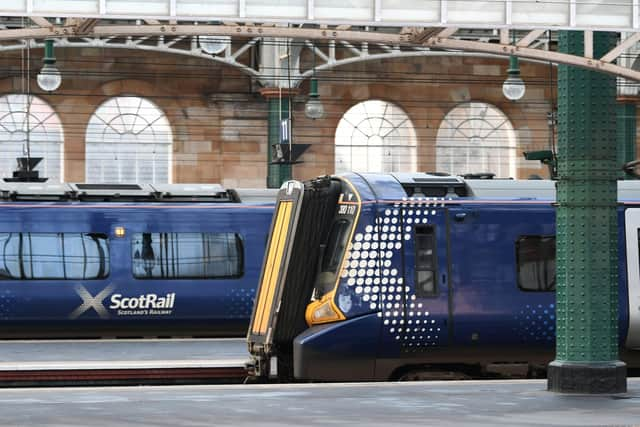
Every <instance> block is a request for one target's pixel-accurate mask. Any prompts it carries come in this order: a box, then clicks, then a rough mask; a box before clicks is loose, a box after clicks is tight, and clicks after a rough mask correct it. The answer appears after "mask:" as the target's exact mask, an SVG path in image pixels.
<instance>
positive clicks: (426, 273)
mask: <svg viewBox="0 0 640 427" xmlns="http://www.w3.org/2000/svg"><path fill="white" fill-rule="evenodd" d="M415 251H416V253H415V281H416V296H418V297H428V296H434V295H436V294H437V293H438V289H437V287H436V265H437V259H436V236H435V230H434V227H433V226H430V225H419V226H416V228H415Z"/></svg>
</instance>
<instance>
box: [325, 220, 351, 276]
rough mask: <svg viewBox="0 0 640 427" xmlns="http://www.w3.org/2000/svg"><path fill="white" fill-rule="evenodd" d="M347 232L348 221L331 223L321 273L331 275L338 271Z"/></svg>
mask: <svg viewBox="0 0 640 427" xmlns="http://www.w3.org/2000/svg"><path fill="white" fill-rule="evenodd" d="M348 231H349V221H347V220H345V219H341V220H338V221H336V222H334V223H333V226H332V227H331V232H330V233H329V239H328V240H327V247H326V249H325V251H324V256H323V259H322V271H329V272H332V273H335V272H337V271H338V267H339V266H340V261H342V255H343V254H344V249H345V246H346V244H347V234H348Z"/></svg>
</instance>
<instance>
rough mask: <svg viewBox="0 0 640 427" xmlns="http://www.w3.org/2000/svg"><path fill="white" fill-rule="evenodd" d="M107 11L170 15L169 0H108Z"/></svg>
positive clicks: (129, 13)
mask: <svg viewBox="0 0 640 427" xmlns="http://www.w3.org/2000/svg"><path fill="white" fill-rule="evenodd" d="M107 13H113V14H117V13H122V14H128V15H146V16H149V15H153V14H156V15H168V14H169V0H107Z"/></svg>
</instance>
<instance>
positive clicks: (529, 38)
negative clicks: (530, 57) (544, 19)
mask: <svg viewBox="0 0 640 427" xmlns="http://www.w3.org/2000/svg"><path fill="white" fill-rule="evenodd" d="M546 32H547V30H532V31H530V32H529V33H528V34H527V35H526V36H524V37H523V38H521V39H520V40H518V42H517V43H516V46H520V47H528V46H529V45H530V44H531V43H533V42H534V41H536V40H537V39H538V38H540V36H541V35H543V34H544V33H546Z"/></svg>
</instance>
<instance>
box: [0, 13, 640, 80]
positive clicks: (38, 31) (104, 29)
mask: <svg viewBox="0 0 640 427" xmlns="http://www.w3.org/2000/svg"><path fill="white" fill-rule="evenodd" d="M75 30H76V27H75V26H72V27H65V26H53V27H49V28H24V29H19V30H0V40H16V39H44V38H52V37H68V36H72V35H73V34H74V32H75ZM424 31H426V30H422V31H421V32H419V33H418V34H419V35H420V34H424ZM429 32H430V33H431V30H429ZM92 34H93V35H94V36H96V37H109V36H156V35H157V36H159V35H168V36H196V35H214V36H215V35H226V36H234V37H247V38H254V37H287V38H294V39H303V40H304V39H309V40H327V41H330V40H333V41H338V40H340V41H349V42H370V43H381V44H389V45H416V44H417V43H412V36H411V35H408V34H392V33H377V32H366V31H340V30H330V29H317V28H315V29H313V28H287V27H261V26H260V27H259V26H226V25H96V26H95V27H93V32H92ZM441 34H442V30H440V31H437V32H436V31H433V36H432V37H430V38H428V39H427V40H426V41H425V42H423V43H421V44H419V45H422V46H426V47H434V48H439V49H453V50H461V51H470V52H482V53H490V54H494V55H502V56H509V55H513V56H518V57H521V58H529V59H535V60H540V61H546V62H549V61H550V62H555V63H558V64H566V65H573V66H577V67H581V68H586V69H590V70H593V71H599V72H604V73H608V74H612V75H616V76H620V77H625V78H627V79H631V80H636V81H640V71H635V70H632V69H629V68H625V67H621V66H618V65H616V64H612V63H610V62H607V61H604V60H598V59H591V58H585V57H582V56H575V55H569V54H566V53H561V52H553V51H548V50H540V49H533V48H529V47H521V46H513V45H510V44H497V43H487V42H480V41H472V40H459V39H453V38H448V37H441V36H440V35H441ZM632 37H637V36H632ZM632 41H633V39H631V40H629V39H627V40H625V41H624V42H623V43H622V44H624V45H625V46H627V45H631V44H632ZM622 44H621V45H622ZM619 48H620V46H618V48H616V49H619ZM616 49H614V50H612V51H611V52H609V53H608V54H607V55H605V56H604V57H603V58H604V59H609V58H615V57H617V56H619V53H617V51H616ZM622 50H624V49H622Z"/></svg>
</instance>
